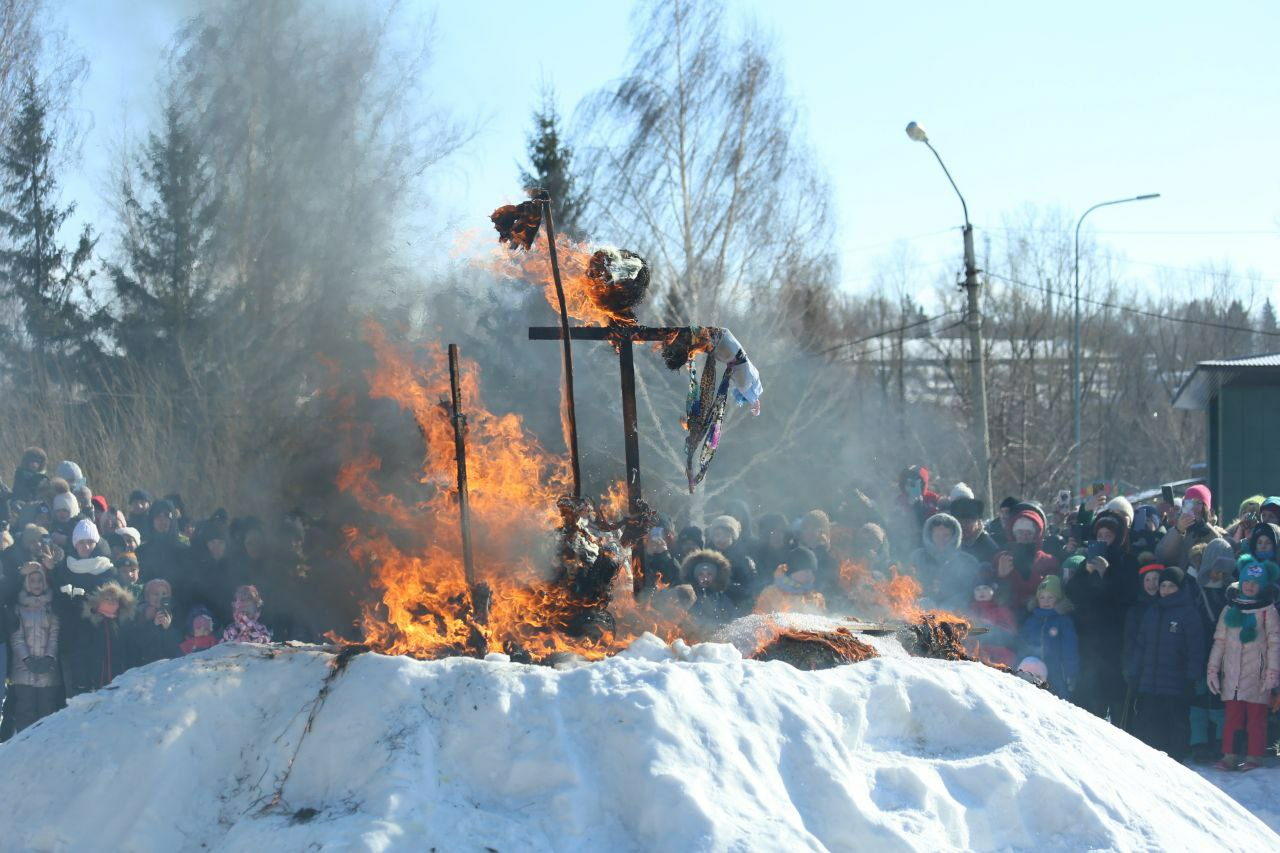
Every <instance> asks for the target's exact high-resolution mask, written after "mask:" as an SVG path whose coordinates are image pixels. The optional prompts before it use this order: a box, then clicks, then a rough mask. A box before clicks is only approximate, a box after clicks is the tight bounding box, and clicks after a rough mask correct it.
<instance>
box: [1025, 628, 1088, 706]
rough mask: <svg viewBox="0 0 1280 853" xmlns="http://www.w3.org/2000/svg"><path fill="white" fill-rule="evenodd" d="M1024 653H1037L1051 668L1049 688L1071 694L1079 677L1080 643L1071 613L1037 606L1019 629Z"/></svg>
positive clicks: (1033, 655)
mask: <svg viewBox="0 0 1280 853" xmlns="http://www.w3.org/2000/svg"><path fill="white" fill-rule="evenodd" d="M1018 636H1019V639H1020V640H1021V641H1022V655H1023V656H1024V657H1026V656H1032V657H1038V658H1040V660H1042V661H1044V665H1045V666H1046V667H1047V668H1048V670H1049V689H1050V690H1052V691H1053V692H1054V694H1055V695H1058V696H1063V697H1065V696H1068V695H1070V693H1071V691H1072V690H1073V689H1074V688H1075V684H1076V680H1077V679H1078V678H1079V677H1080V646H1079V640H1078V638H1077V637H1076V626H1075V623H1074V622H1073V621H1072V620H1071V617H1070V616H1066V615H1063V614H1061V613H1059V612H1058V611H1056V610H1046V609H1045V608H1043V607H1037V608H1036V609H1035V610H1034V611H1032V613H1031V615H1030V616H1029V617H1027V621H1026V622H1024V623H1023V625H1022V631H1021V632H1019V635H1018Z"/></svg>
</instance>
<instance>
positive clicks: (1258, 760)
mask: <svg viewBox="0 0 1280 853" xmlns="http://www.w3.org/2000/svg"><path fill="white" fill-rule="evenodd" d="M1263 760H1264V759H1263V757H1262V756H1260V755H1257V756H1254V755H1251V756H1249V757H1248V759H1247V760H1246V761H1245V763H1244V764H1241V765H1240V772H1241V773H1248V772H1249V771H1250V770H1257V769H1258V768H1259V767H1261V766H1262V762H1263Z"/></svg>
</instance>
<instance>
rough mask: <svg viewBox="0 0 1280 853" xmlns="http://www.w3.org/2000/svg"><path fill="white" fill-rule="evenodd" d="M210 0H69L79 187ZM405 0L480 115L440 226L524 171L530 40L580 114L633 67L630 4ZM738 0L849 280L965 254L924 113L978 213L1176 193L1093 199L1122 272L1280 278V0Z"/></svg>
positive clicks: (462, 97) (1275, 287) (479, 205)
mask: <svg viewBox="0 0 1280 853" xmlns="http://www.w3.org/2000/svg"><path fill="white" fill-rule="evenodd" d="M194 5H195V4H194V3H192V2H185V0H184V2H181V3H160V2H151V3H148V2H145V0H143V2H140V0H132V2H123V0H67V3H66V6H67V14H68V18H69V20H70V23H71V35H72V37H73V38H74V39H75V40H76V41H77V42H78V43H79V44H80V45H81V46H82V47H83V49H84V50H85V51H86V53H87V54H88V57H89V59H90V62H91V64H92V68H91V71H90V75H91V76H90V79H89V81H88V84H87V86H86V88H85V92H84V96H83V98H82V103H81V107H82V109H85V110H87V111H89V112H91V113H92V116H93V130H92V131H91V133H90V134H89V136H88V137H87V138H86V140H85V146H84V155H85V156H84V162H83V169H82V174H80V175H75V176H70V177H69V179H68V180H67V182H66V183H67V186H68V190H69V192H74V193H75V194H76V195H82V194H93V193H98V192H100V191H101V189H102V188H103V187H104V186H105V181H106V177H107V175H108V172H109V167H110V165H111V163H112V157H113V156H114V154H113V149H115V147H116V143H117V142H118V140H119V139H120V138H122V136H123V134H124V132H125V129H126V128H132V129H134V130H135V131H136V129H137V128H138V127H141V126H143V125H144V124H145V122H146V121H147V120H148V119H149V118H150V116H151V115H152V114H153V111H154V93H155V88H154V85H153V81H154V79H155V74H156V70H157V68H158V61H159V58H160V55H161V51H162V49H163V46H164V45H165V43H166V41H167V39H168V37H169V33H170V31H171V28H172V26H173V25H174V24H175V23H176V22H177V21H178V20H179V19H180V18H181V17H182V15H183V14H186V13H187V12H188V11H189V10H190V9H191V8H193V7H194ZM407 6H408V7H409V9H410V10H411V11H414V12H422V13H423V14H428V13H430V12H431V11H433V10H434V11H435V12H436V14H437V30H436V38H437V42H438V50H437V56H436V61H435V62H434V64H433V67H432V69H431V72H430V79H429V80H428V81H427V85H428V86H429V88H430V89H431V90H433V91H434V92H435V93H436V94H437V96H438V97H439V98H440V100H441V101H442V102H443V103H445V104H446V105H448V106H449V107H451V108H452V109H453V110H454V111H455V112H456V113H457V114H458V115H459V116H460V117H461V118H464V119H468V120H471V121H475V122H478V123H479V128H480V129H479V131H478V133H477V135H476V138H475V139H474V141H473V142H472V143H471V145H469V146H468V148H467V149H466V150H465V151H463V152H461V153H460V154H459V155H458V156H457V157H456V158H454V159H453V161H452V162H451V164H450V165H449V166H448V167H447V168H446V169H445V170H444V171H442V172H440V173H438V174H437V176H436V178H435V179H434V183H433V187H434V193H433V196H434V197H433V201H434V202H435V203H436V204H437V205H438V206H439V208H438V210H439V211H440V212H441V213H442V214H443V220H442V221H441V222H440V233H441V235H445V234H448V233H449V232H451V231H454V230H460V229H466V228H474V227H477V226H484V225H485V224H486V217H487V214H488V212H489V211H490V210H491V209H492V208H493V207H494V206H495V205H496V204H497V203H498V202H500V201H501V200H503V199H504V198H510V197H514V196H515V194H516V193H517V192H518V187H517V186H516V183H517V182H516V172H515V169H516V160H517V159H518V158H519V157H520V156H521V154H522V149H523V144H524V135H525V133H526V131H527V128H528V123H529V111H530V109H531V108H532V107H533V105H534V104H535V103H536V102H537V98H538V89H539V77H538V75H537V74H535V75H533V76H532V78H531V79H529V80H527V81H521V80H519V79H517V78H515V77H514V75H513V73H512V64H513V63H512V59H513V57H517V56H521V55H526V56H527V55H528V54H529V53H530V52H532V53H534V54H537V56H536V57H535V58H533V60H532V66H533V67H534V68H536V69H539V70H540V72H541V75H542V76H543V77H545V78H546V79H547V80H548V81H549V82H551V83H552V84H553V85H554V86H555V87H556V89H557V90H558V93H559V95H560V98H561V104H562V108H563V109H564V110H565V111H566V112H571V111H572V108H573V106H574V105H575V104H576V103H577V102H578V100H579V99H580V98H581V97H582V96H583V95H585V94H587V93H588V92H590V91H593V90H594V89H596V88H598V87H599V86H601V85H604V84H606V83H607V82H608V81H609V80H611V79H614V78H616V77H617V76H618V75H619V74H620V73H621V72H622V70H623V69H624V68H625V65H626V47H627V45H628V43H629V41H630V37H631V26H630V18H629V11H630V8H631V3H629V2H584V0H558V1H557V0H547V1H546V2H543V3H529V2H527V0H526V1H525V2H519V3H513V2H497V0H490V2H485V3H479V2H474V3H461V2H448V3H427V2H422V3H413V2H408V3H407ZM729 9H730V13H731V17H734V18H736V19H738V20H743V19H746V18H754V20H755V21H756V22H758V23H759V24H760V25H762V26H763V28H764V29H765V30H766V31H769V32H771V33H772V34H773V36H774V37H775V38H776V43H777V47H778V55H779V58H780V60H781V62H782V64H783V67H784V70H785V73H786V75H787V78H788V81H789V85H790V89H791V91H792V93H793V94H794V95H795V96H796V98H797V99H798V100H799V102H800V103H801V104H802V105H803V112H802V116H803V119H802V124H801V126H800V127H798V128H797V130H798V131H799V132H801V133H803V134H804V135H805V136H807V138H808V139H809V140H810V142H811V143H812V145H813V147H814V150H815V152H816V154H817V157H818V160H819V162H820V163H821V164H822V165H823V166H824V167H825V169H826V170H827V172H828V173H829V175H830V177H831V180H832V184H833V187H834V190H835V200H836V205H837V210H838V215H839V217H840V237H839V245H838V248H839V250H840V253H841V256H842V258H843V281H844V284H845V286H846V287H849V288H850V289H853V290H862V289H864V288H866V287H867V286H868V285H869V283H870V281H871V279H872V277H873V275H874V273H875V271H876V269H877V268H878V265H879V264H881V263H883V260H884V258H885V257H886V256H888V255H890V254H893V253H895V252H899V251H901V250H902V244H901V243H900V241H905V246H906V248H907V250H908V251H909V252H910V253H911V256H912V260H911V262H910V263H911V264H912V265H913V266H914V267H915V270H916V273H917V274H918V275H921V276H924V277H927V278H928V280H929V281H930V282H932V281H933V280H935V279H936V277H937V276H938V275H939V274H941V273H943V272H945V271H947V270H951V269H958V267H959V253H960V235H959V232H958V230H954V231H953V230H948V229H951V228H954V227H957V226H958V225H959V224H960V222H961V213H960V206H959V202H958V201H957V200H956V199H955V197H954V195H953V194H952V191H951V188H950V187H949V186H948V185H947V183H946V179H945V177H944V176H943V175H942V172H941V171H940V170H939V169H938V167H937V164H936V162H934V160H933V158H932V157H931V156H930V155H929V152H928V150H927V149H925V148H924V146H922V145H919V144H915V143H912V142H910V141H909V140H908V139H907V137H906V135H905V134H904V133H903V128H904V126H905V125H906V123H907V122H908V121H910V120H912V119H915V120H917V121H919V122H920V123H921V124H923V125H925V127H927V128H928V130H929V133H930V136H931V139H932V140H933V142H934V144H935V146H936V147H937V148H938V150H939V152H940V153H941V154H942V156H943V157H944V159H945V160H946V162H947V165H948V167H949V168H950V169H951V172H952V174H953V175H954V177H955V179H956V182H957V183H958V184H959V186H960V189H961V191H962V192H964V193H965V196H966V199H967V200H968V202H969V210H970V215H971V218H972V219H973V222H974V224H975V226H976V227H977V228H978V230H979V234H980V235H981V232H982V231H983V230H984V229H985V230H988V231H989V232H992V233H994V229H998V228H1002V227H1003V226H1005V225H1006V224H1007V220H1008V219H1009V218H1010V217H1015V218H1016V217H1018V216H1019V215H1020V213H1021V212H1022V211H1023V210H1024V209H1025V208H1026V207H1027V206H1028V205H1034V206H1036V207H1039V208H1041V209H1051V208H1060V209H1061V210H1062V211H1065V212H1066V214H1067V215H1068V217H1071V218H1073V217H1074V216H1075V215H1077V214H1078V213H1079V212H1080V211H1083V210H1084V208H1086V207H1088V206H1089V205H1091V204H1094V203H1096V202H1099V201H1104V200H1108V199H1112V198H1119V197H1125V196H1129V195H1135V194H1139V193H1147V192H1160V193H1162V194H1163V198H1162V199H1160V200H1157V201H1152V202H1144V203H1141V204H1134V205H1129V206H1125V207H1117V208H1112V209H1108V210H1104V211H1099V212H1097V213H1095V214H1093V215H1092V216H1091V217H1090V225H1089V226H1087V227H1088V228H1092V229H1096V236H1097V238H1098V240H1099V241H1100V242H1102V243H1103V244H1104V245H1105V246H1106V247H1107V248H1108V249H1110V250H1112V251H1114V252H1116V253H1118V254H1120V255H1121V256H1122V257H1124V258H1125V259H1126V260H1125V262H1124V264H1123V265H1122V266H1121V267H1120V269H1121V270H1122V271H1123V272H1126V273H1131V274H1132V275H1133V276H1134V277H1135V279H1137V280H1139V281H1141V280H1149V281H1154V280H1155V278H1156V277H1158V276H1159V275H1160V274H1161V273H1162V272H1166V271H1169V270H1177V269H1181V268H1198V267H1200V266H1201V265H1202V264H1204V263H1206V262H1213V263H1229V264H1230V265H1231V266H1232V267H1233V268H1234V269H1235V270H1236V271H1237V272H1239V273H1244V272H1246V271H1249V270H1252V271H1254V273H1255V274H1256V275H1258V276H1260V277H1261V278H1263V279H1264V282H1265V285H1266V287H1267V288H1269V290H1268V291H1266V292H1268V293H1270V294H1271V295H1272V296H1273V298H1275V297H1277V296H1280V194H1278V192H1277V191H1278V190H1280V167H1278V166H1277V157H1278V156H1280V154H1278V153H1277V150H1276V144H1275V140H1277V139H1280V110H1278V109H1277V99H1276V93H1275V90H1276V87H1277V85H1278V84H1280V74H1277V70H1278V65H1280V60H1278V59H1277V51H1276V50H1275V39H1276V36H1277V34H1278V33H1280V4H1276V3H1274V2H1263V0H1256V1H1255V2H1248V0H1221V2H1216V3H1213V4H1206V3H1191V2H1185V0H1174V2H1169V1H1168V0H1166V2H1123V3H1117V2H1114V1H1113V2H1096V1H1095V0H1082V2H1076V3H1074V4H1070V5H1068V4H1048V3H1027V2H984V3H968V4H964V3H955V2H927V3H925V2H921V3H914V4H907V3H887V2H878V3H862V2H826V0H821V1H820V0H808V1H807V2H806V0H792V2H787V3H782V2H767V0H739V2H730V4H729ZM139 81H141V83H139ZM82 205H83V206H84V208H85V213H86V215H88V216H92V215H93V214H94V211H95V209H96V208H97V205H96V204H95V202H94V200H93V199H92V198H83V200H82ZM599 236H600V237H602V238H607V236H608V235H599ZM979 239H981V236H980V238H979ZM422 245H423V246H427V245H428V244H427V243H425V242H424V243H423V244H422ZM637 248H638V249H642V247H637Z"/></svg>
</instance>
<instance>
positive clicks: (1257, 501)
mask: <svg viewBox="0 0 1280 853" xmlns="http://www.w3.org/2000/svg"><path fill="white" fill-rule="evenodd" d="M1266 499H1267V498H1266V496H1265V495H1250V496H1249V497H1247V498H1245V499H1244V500H1242V501H1240V512H1239V517H1240V518H1244V517H1245V516H1246V515H1248V514H1249V513H1250V512H1257V511H1258V510H1260V509H1262V502H1263V501H1265V500H1266Z"/></svg>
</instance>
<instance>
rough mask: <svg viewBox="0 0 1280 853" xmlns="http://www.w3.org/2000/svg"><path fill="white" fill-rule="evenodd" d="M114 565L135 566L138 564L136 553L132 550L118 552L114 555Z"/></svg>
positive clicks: (118, 566)
mask: <svg viewBox="0 0 1280 853" xmlns="http://www.w3.org/2000/svg"><path fill="white" fill-rule="evenodd" d="M115 565H116V568H120V567H122V566H136V565H138V555H137V554H135V553H133V551H122V552H120V556H119V557H116V559H115Z"/></svg>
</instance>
